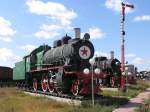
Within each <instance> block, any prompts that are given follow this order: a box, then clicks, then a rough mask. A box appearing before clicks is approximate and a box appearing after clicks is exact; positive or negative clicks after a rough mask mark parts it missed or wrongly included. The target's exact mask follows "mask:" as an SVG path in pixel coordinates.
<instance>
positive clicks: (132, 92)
mask: <svg viewBox="0 0 150 112" xmlns="http://www.w3.org/2000/svg"><path fill="white" fill-rule="evenodd" d="M148 87H150V81H143V80H138V81H137V84H135V85H129V87H128V89H127V92H123V91H122V90H118V91H108V90H107V91H103V92H102V93H101V94H102V95H103V96H124V97H128V98H133V97H135V96H137V95H138V94H139V93H140V92H142V91H144V90H145V89H146V88H148Z"/></svg>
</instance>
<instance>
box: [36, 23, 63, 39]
mask: <svg viewBox="0 0 150 112" xmlns="http://www.w3.org/2000/svg"><path fill="white" fill-rule="evenodd" d="M62 28H63V27H61V26H60V25H46V24H43V25H42V26H41V28H40V31H38V32H36V33H35V34H34V35H35V36H36V37H38V38H44V39H51V38H55V37H57V36H59V35H60V34H59V33H58V31H60V30H61V29H62Z"/></svg>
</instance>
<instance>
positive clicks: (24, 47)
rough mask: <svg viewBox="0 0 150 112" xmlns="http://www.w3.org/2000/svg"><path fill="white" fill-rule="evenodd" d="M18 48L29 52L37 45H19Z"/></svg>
mask: <svg viewBox="0 0 150 112" xmlns="http://www.w3.org/2000/svg"><path fill="white" fill-rule="evenodd" d="M20 48H21V49H23V50H25V51H27V52H31V51H32V50H34V49H35V48H37V46H35V45H29V44H28V45H24V46H21V47H20Z"/></svg>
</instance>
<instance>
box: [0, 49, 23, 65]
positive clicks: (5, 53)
mask: <svg viewBox="0 0 150 112" xmlns="http://www.w3.org/2000/svg"><path fill="white" fill-rule="evenodd" d="M19 60H21V57H19V56H17V55H15V54H14V52H13V51H12V50H11V49H8V48H0V65H1V66H10V67H12V66H13V65H14V63H15V62H17V61H19Z"/></svg>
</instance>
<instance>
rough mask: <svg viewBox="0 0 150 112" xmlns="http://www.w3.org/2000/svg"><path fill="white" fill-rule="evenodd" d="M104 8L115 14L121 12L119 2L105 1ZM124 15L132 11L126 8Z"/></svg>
mask: <svg viewBox="0 0 150 112" xmlns="http://www.w3.org/2000/svg"><path fill="white" fill-rule="evenodd" d="M105 6H106V8H108V9H111V10H113V11H115V12H120V11H121V0H106V2H105ZM125 12H126V13H131V12H133V10H132V9H131V8H128V7H126V9H125Z"/></svg>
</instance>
